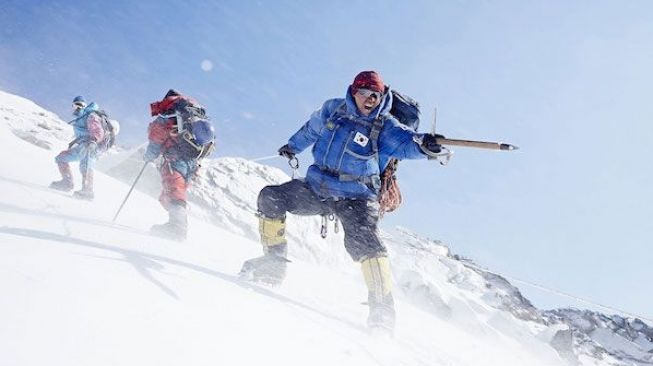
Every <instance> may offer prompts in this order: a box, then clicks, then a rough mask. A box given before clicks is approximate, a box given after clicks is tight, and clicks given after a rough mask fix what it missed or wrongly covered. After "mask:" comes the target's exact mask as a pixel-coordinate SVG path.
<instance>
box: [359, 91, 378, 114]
mask: <svg viewBox="0 0 653 366" xmlns="http://www.w3.org/2000/svg"><path fill="white" fill-rule="evenodd" d="M382 95H383V94H382V93H380V92H375V91H372V90H369V89H358V91H357V92H356V93H355V94H354V100H355V101H356V107H358V111H359V112H360V113H361V114H362V115H363V116H369V115H370V113H371V112H372V111H373V110H374V108H376V107H377V106H378V105H379V104H380V103H381V97H382Z"/></svg>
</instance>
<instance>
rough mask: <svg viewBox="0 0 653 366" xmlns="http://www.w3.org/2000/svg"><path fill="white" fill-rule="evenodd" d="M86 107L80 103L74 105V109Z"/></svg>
mask: <svg viewBox="0 0 653 366" xmlns="http://www.w3.org/2000/svg"><path fill="white" fill-rule="evenodd" d="M84 107H86V105H85V104H84V103H79V102H77V103H73V109H82V108H84Z"/></svg>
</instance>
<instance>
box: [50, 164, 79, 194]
mask: <svg viewBox="0 0 653 366" xmlns="http://www.w3.org/2000/svg"><path fill="white" fill-rule="evenodd" d="M57 167H58V168H59V173H61V180H56V181H54V182H52V183H50V188H52V189H56V190H58V191H64V192H70V191H72V190H73V188H75V184H74V183H73V173H72V172H71V171H70V165H68V163H57Z"/></svg>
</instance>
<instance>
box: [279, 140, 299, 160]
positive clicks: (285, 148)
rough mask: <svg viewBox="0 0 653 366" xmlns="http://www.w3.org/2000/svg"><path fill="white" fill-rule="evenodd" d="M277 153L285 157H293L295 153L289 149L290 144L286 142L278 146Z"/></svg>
mask: <svg viewBox="0 0 653 366" xmlns="http://www.w3.org/2000/svg"><path fill="white" fill-rule="evenodd" d="M278 151H279V155H281V156H283V157H284V158H286V159H289V160H290V159H293V158H294V157H295V153H294V152H293V151H292V150H291V149H290V146H288V144H285V145H283V146H281V147H280V148H279V150H278Z"/></svg>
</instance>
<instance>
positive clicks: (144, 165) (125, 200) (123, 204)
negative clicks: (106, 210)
mask: <svg viewBox="0 0 653 366" xmlns="http://www.w3.org/2000/svg"><path fill="white" fill-rule="evenodd" d="M147 164H149V161H146V162H145V164H143V167H142V168H141V171H140V172H139V173H138V175H137V176H136V179H134V183H133V184H132V186H131V188H129V192H127V196H125V199H124V200H122V203H121V204H120V208H119V209H118V212H116V214H115V215H114V216H113V220H111V222H116V219H117V218H118V215H119V214H120V211H122V208H123V206H125V202H127V199H128V198H129V195H130V194H132V191H133V190H134V187H136V183H138V180H139V179H140V178H141V175H142V174H143V172H144V171H145V168H146V167H147Z"/></svg>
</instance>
